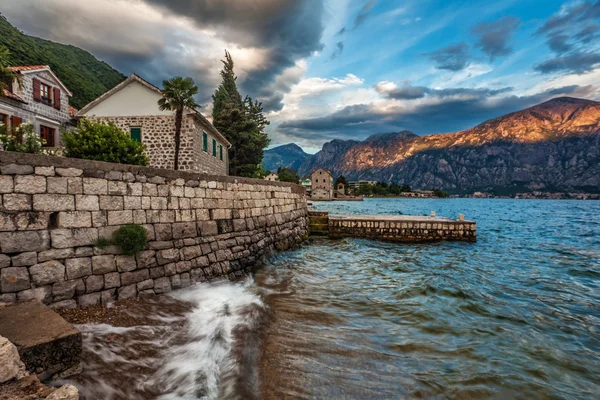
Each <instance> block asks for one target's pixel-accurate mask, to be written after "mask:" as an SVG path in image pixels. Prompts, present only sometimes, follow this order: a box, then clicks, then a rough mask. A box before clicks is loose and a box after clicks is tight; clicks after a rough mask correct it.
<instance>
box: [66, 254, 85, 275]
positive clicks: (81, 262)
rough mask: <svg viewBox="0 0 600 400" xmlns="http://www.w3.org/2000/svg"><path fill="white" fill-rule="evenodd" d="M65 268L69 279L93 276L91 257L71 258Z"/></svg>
mask: <svg viewBox="0 0 600 400" xmlns="http://www.w3.org/2000/svg"><path fill="white" fill-rule="evenodd" d="M65 266H66V268H67V278H68V279H77V278H83V277H84V276H89V275H92V259H91V258H90V257H82V258H69V259H67V260H66V261H65Z"/></svg>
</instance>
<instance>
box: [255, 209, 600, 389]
mask: <svg viewBox="0 0 600 400" xmlns="http://www.w3.org/2000/svg"><path fill="white" fill-rule="evenodd" d="M315 207H316V208H317V209H319V210H328V211H330V212H331V213H340V214H346V213H347V214H353V213H356V214H383V215H399V214H400V213H402V214H406V215H429V213H430V212H431V211H436V213H437V215H438V216H446V217H454V218H456V217H457V215H458V213H464V214H465V216H466V218H467V219H473V220H475V221H476V222H477V224H478V241H477V243H453V242H441V243H432V244H391V243H383V242H374V241H369V240H363V239H344V240H327V239H318V240H312V241H311V243H310V244H309V245H306V246H303V247H302V248H300V249H298V250H293V251H290V252H286V253H283V254H281V255H279V256H277V257H276V258H275V259H274V260H272V262H270V263H269V264H268V265H266V266H265V267H263V268H262V269H261V270H259V271H258V272H257V273H256V276H255V281H256V285H257V286H258V288H259V290H260V292H261V293H262V296H263V297H264V299H265V301H266V303H267V305H268V306H269V307H270V309H271V313H272V315H273V317H272V321H271V324H270V328H269V331H268V334H267V335H266V339H265V343H264V355H263V363H262V373H261V376H262V382H261V384H262V397H263V398H267V399H269V398H273V399H275V398H306V399H308V398H321V399H384V398H385V399H387V398H390V399H391V398H393V399H398V398H440V399H444V398H451V399H482V398H494V399H513V398H514V399H597V398H600V202H591V201H590V202H585V201H544V200H540V201H537V200H493V199H443V200H442V199H368V200H366V201H365V202H347V203H344V202H333V203H316V204H315Z"/></svg>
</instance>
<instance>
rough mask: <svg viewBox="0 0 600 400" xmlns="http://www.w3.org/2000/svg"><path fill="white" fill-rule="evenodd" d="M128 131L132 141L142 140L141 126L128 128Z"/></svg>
mask: <svg viewBox="0 0 600 400" xmlns="http://www.w3.org/2000/svg"><path fill="white" fill-rule="evenodd" d="M129 133H130V134H131V139H133V140H134V141H136V142H141V141H142V128H131V129H129Z"/></svg>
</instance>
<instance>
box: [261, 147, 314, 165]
mask: <svg viewBox="0 0 600 400" xmlns="http://www.w3.org/2000/svg"><path fill="white" fill-rule="evenodd" d="M308 157H310V154H307V153H305V152H304V150H302V148H301V147H300V146H298V145H297V144H295V143H288V144H284V145H281V146H277V147H274V148H272V149H269V150H265V151H264V155H263V164H264V168H265V169H266V170H267V171H272V172H275V171H277V170H278V169H279V168H281V167H288V168H293V169H295V170H297V169H298V168H300V166H301V165H302V163H303V162H304V161H305V160H306V159H307V158H308Z"/></svg>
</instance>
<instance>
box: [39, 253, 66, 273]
mask: <svg viewBox="0 0 600 400" xmlns="http://www.w3.org/2000/svg"><path fill="white" fill-rule="evenodd" d="M73 253H74V251H73V249H50V250H45V251H42V252H40V253H38V262H44V261H49V260H61V259H66V258H70V257H73ZM67 273H68V266H67Z"/></svg>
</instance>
